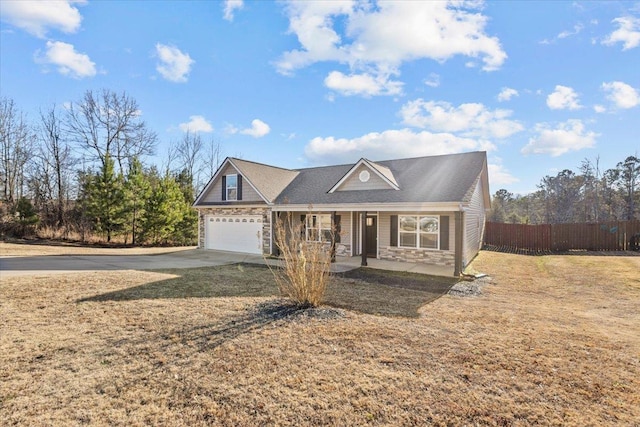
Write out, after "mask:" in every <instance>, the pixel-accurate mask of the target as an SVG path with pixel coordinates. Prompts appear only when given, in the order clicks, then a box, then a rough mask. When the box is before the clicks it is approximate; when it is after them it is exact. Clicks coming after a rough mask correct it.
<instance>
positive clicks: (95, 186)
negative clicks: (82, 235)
mask: <svg viewBox="0 0 640 427" xmlns="http://www.w3.org/2000/svg"><path fill="white" fill-rule="evenodd" d="M87 185H88V188H87V190H86V192H87V214H88V216H89V218H91V219H92V220H93V222H94V225H95V228H96V230H97V231H98V232H100V233H105V234H106V235H107V242H111V238H112V237H113V236H114V235H115V234H117V233H120V232H121V231H122V230H123V228H124V224H125V221H126V209H125V204H124V199H125V197H124V179H123V177H122V175H121V174H118V175H116V174H115V171H114V161H113V159H112V158H111V157H110V156H107V157H106V158H105V162H104V164H103V165H102V166H101V168H100V172H99V173H98V174H97V175H94V176H93V177H91V178H90V179H89V180H88V182H87Z"/></svg>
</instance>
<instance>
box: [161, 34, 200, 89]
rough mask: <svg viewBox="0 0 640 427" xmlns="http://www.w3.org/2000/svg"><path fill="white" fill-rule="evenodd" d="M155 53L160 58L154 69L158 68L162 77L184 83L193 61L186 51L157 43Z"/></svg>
mask: <svg viewBox="0 0 640 427" xmlns="http://www.w3.org/2000/svg"><path fill="white" fill-rule="evenodd" d="M156 54H157V55H158V58H159V59H160V62H159V63H158V65H157V66H156V70H158V72H159V73H160V74H161V75H162V77H164V78H165V79H167V80H169V81H172V82H176V83H184V82H186V81H187V76H188V74H189V73H190V72H191V66H192V65H193V63H194V62H195V61H194V60H193V59H191V57H190V56H189V54H188V53H184V52H182V51H180V49H178V48H177V47H175V46H168V45H164V44H161V43H157V44H156Z"/></svg>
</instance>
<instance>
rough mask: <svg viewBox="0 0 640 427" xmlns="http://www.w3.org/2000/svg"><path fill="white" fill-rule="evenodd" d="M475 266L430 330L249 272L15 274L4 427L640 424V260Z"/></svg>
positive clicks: (441, 302)
mask: <svg viewBox="0 0 640 427" xmlns="http://www.w3.org/2000/svg"><path fill="white" fill-rule="evenodd" d="M473 267H474V268H475V269H476V270H478V271H483V272H486V273H489V274H491V276H492V277H493V281H494V283H493V284H492V285H489V286H488V287H486V288H485V289H484V291H485V294H484V295H483V296H481V297H478V298H457V297H452V296H445V297H442V298H438V299H436V300H434V301H432V302H431V303H430V304H427V305H424V306H422V307H421V308H420V309H419V313H420V317H419V318H410V317H385V316H376V315H369V314H363V313H361V312H358V311H349V310H335V309H324V310H325V311H326V313H325V314H326V315H321V314H322V310H323V309H320V311H318V312H316V313H317V314H318V315H308V313H311V312H308V311H300V310H297V309H295V308H292V307H291V306H288V305H286V304H284V303H283V302H282V301H281V300H279V299H277V298H275V297H272V296H269V295H273V294H274V293H275V292H277V290H276V289H275V284H274V283H273V282H272V281H271V282H270V281H269V277H270V273H269V271H268V270H266V269H264V268H254V267H250V266H239V267H238V266H231V267H224V268H222V267H221V268H218V269H216V270H214V269H197V271H195V270H194V271H179V270H175V271H171V272H135V273H132V272H101V273H88V274H87V273H78V274H73V275H68V276H54V277H45V276H43V277H15V278H10V279H2V281H1V282H0V325H2V326H1V328H2V333H1V334H0V424H2V425H76V424H91V425H113V424H120V425H156V424H161V425H196V424H210V425H234V426H236V425H416V424H418V425H424V424H434V425H465V424H466V425H531V424H544V425H637V423H638V419H640V409H639V408H640V392H639V391H638V390H640V318H639V315H638V313H640V277H639V276H638V273H637V272H638V271H639V270H640V257H570V256H544V257H525V256H517V255H506V254H499V253H481V254H480V256H479V258H478V259H477V260H476V261H475V262H474V265H473ZM190 274H193V275H190ZM203 279H206V280H203ZM341 280H343V282H342V285H340V283H339V282H334V283H333V284H332V285H331V286H332V287H333V286H335V287H337V288H342V290H340V291H341V292H347V290H345V289H346V288H347V287H350V286H353V287H354V289H356V288H357V287H358V286H360V287H364V286H366V285H365V284H364V282H361V281H359V279H357V278H356V279H353V278H351V279H341ZM385 289H386V291H387V292H388V294H387V298H388V299H393V298H394V295H395V294H394V293H393V292H394V291H397V292H404V291H407V289H404V288H399V287H397V286H387V287H386V288H385ZM360 290H362V288H360ZM408 290H409V291H412V292H423V293H425V292H424V289H422V290H421V288H420V289H408ZM330 292H331V289H330V290H329V293H330ZM358 292H359V291H357V292H352V293H351V297H350V298H352V299H353V298H355V297H356V296H357V294H358ZM341 298H342V299H344V297H341ZM397 300H398V301H400V300H407V301H408V300H410V298H409V297H406V298H404V299H403V298H397ZM389 303H390V304H393V301H390V302H389ZM401 306H403V305H402V304H400V303H399V305H398V307H401ZM406 307H408V306H406ZM407 313H410V310H408V309H407ZM396 316H397V314H396Z"/></svg>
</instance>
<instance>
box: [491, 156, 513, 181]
mask: <svg viewBox="0 0 640 427" xmlns="http://www.w3.org/2000/svg"><path fill="white" fill-rule="evenodd" d="M492 161H493V163H489V164H488V165H487V167H488V169H489V182H490V183H491V185H492V186H502V185H509V184H513V183H515V182H518V181H520V180H519V179H518V178H516V177H515V176H513V175H511V173H510V172H509V171H508V170H507V169H506V168H505V167H504V166H503V165H502V159H499V158H495V159H493V160H492Z"/></svg>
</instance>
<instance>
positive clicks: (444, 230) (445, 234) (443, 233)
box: [440, 216, 449, 251]
mask: <svg viewBox="0 0 640 427" xmlns="http://www.w3.org/2000/svg"><path fill="white" fill-rule="evenodd" d="M440 249H441V250H443V251H448V250H449V217H448V216H441V217H440Z"/></svg>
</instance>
